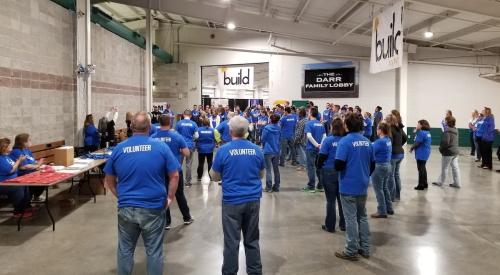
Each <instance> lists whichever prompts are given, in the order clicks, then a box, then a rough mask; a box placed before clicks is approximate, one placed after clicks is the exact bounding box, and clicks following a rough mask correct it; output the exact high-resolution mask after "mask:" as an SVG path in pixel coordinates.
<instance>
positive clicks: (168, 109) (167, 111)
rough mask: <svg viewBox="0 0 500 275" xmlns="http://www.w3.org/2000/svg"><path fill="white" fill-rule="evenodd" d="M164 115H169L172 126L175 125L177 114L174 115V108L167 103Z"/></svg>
mask: <svg viewBox="0 0 500 275" xmlns="http://www.w3.org/2000/svg"><path fill="white" fill-rule="evenodd" d="M163 114H164V115H168V116H169V117H170V125H174V120H175V113H174V110H172V107H171V106H170V104H168V103H167V106H166V107H165V110H163Z"/></svg>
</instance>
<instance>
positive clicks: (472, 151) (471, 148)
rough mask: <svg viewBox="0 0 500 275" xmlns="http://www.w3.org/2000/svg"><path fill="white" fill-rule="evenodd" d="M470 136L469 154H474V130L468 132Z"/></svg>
mask: <svg viewBox="0 0 500 275" xmlns="http://www.w3.org/2000/svg"><path fill="white" fill-rule="evenodd" d="M469 136H470V138H469V139H470V155H471V156H474V155H476V143H474V132H470V133H469Z"/></svg>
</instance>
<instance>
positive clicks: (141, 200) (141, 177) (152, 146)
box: [104, 112, 179, 274]
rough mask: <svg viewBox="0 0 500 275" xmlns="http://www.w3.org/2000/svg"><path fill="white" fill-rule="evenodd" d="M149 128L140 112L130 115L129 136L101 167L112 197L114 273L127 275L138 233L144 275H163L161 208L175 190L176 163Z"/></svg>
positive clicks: (129, 272) (130, 268)
mask: <svg viewBox="0 0 500 275" xmlns="http://www.w3.org/2000/svg"><path fill="white" fill-rule="evenodd" d="M150 127H151V123H150V120H149V117H148V114H147V113H146V112H139V113H137V114H135V115H134V118H133V120H132V130H133V132H134V135H133V136H132V137H130V138H129V139H127V140H126V141H124V142H122V143H120V144H118V145H117V146H116V147H115V149H114V150H113V153H112V155H111V157H110V158H109V160H108V162H107V163H106V166H105V167H104V173H105V174H106V178H105V182H106V185H107V187H108V189H109V190H110V191H111V193H113V195H114V196H115V197H117V198H118V253H117V254H118V257H117V260H118V267H117V269H118V270H117V271H118V274H132V269H133V266H134V250H135V246H136V243H137V239H138V238H139V236H140V235H141V234H142V237H143V240H144V246H145V247H146V253H147V273H148V274H163V236H164V229H165V209H166V208H168V207H169V206H170V204H171V203H172V201H173V200H174V195H175V192H176V190H177V182H178V180H179V172H178V171H179V162H178V160H177V159H176V158H175V157H174V155H173V154H172V151H170V149H169V148H168V146H167V145H166V144H165V143H163V142H160V141H158V140H154V139H152V138H150V137H148V134H149V129H150ZM167 174H168V176H169V178H170V182H169V184H168V186H169V188H168V192H167V189H166V188H165V175H167ZM117 181H118V182H117Z"/></svg>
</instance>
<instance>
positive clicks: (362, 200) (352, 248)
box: [340, 195, 370, 256]
mask: <svg viewBox="0 0 500 275" xmlns="http://www.w3.org/2000/svg"><path fill="white" fill-rule="evenodd" d="M340 199H341V200H342V210H343V211H344V217H345V221H346V246H345V253H346V254H347V255H349V256H354V255H357V254H358V250H361V251H362V252H363V254H365V255H370V226H369V225H368V218H367V216H366V195H364V196H346V195H340Z"/></svg>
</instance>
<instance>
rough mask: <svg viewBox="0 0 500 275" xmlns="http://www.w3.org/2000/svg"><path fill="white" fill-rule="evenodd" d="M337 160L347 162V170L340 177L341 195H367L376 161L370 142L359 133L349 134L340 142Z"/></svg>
mask: <svg viewBox="0 0 500 275" xmlns="http://www.w3.org/2000/svg"><path fill="white" fill-rule="evenodd" d="M335 159H337V160H342V161H345V162H346V168H345V169H344V170H343V171H341V172H340V175H339V180H340V194H342V195H351V196H359V195H366V190H367V189H368V183H369V182H370V167H371V163H372V162H373V161H374V159H373V149H372V145H371V143H370V141H369V140H368V139H367V138H366V137H364V136H363V135H361V134H359V133H349V134H348V135H347V136H345V137H343V138H342V139H341V140H340V141H339V145H338V147H337V155H336V157H335Z"/></svg>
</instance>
